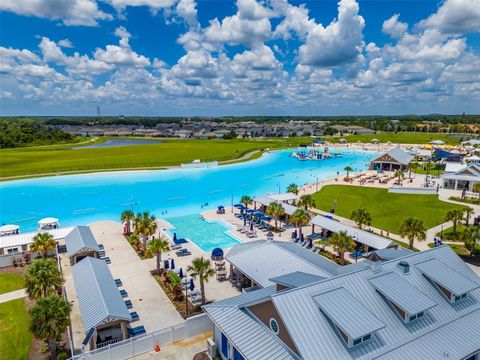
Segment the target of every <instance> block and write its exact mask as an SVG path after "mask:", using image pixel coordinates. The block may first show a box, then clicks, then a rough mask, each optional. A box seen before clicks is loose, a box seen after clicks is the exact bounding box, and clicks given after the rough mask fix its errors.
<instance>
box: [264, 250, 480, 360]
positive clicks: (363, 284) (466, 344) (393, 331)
mask: <svg viewBox="0 0 480 360" xmlns="http://www.w3.org/2000/svg"><path fill="white" fill-rule="evenodd" d="M434 258H437V259H441V262H442V263H444V264H445V265H446V266H448V267H449V268H451V269H455V271H456V272H458V273H459V274H461V275H462V277H464V278H466V279H469V280H470V281H471V282H473V283H480V279H479V278H478V277H477V276H476V275H475V273H474V272H473V271H472V270H471V269H470V268H469V267H468V266H467V265H466V264H465V263H464V262H463V260H462V259H460V258H459V257H458V256H457V255H456V254H455V253H454V252H453V251H452V250H451V249H450V248H449V247H448V246H441V247H438V248H434V249H430V250H426V251H423V252H416V253H412V254H410V255H408V256H405V257H403V258H399V259H395V260H391V261H385V262H382V263H379V264H377V266H376V267H375V268H370V267H362V268H359V269H357V270H356V271H352V272H349V273H347V274H344V275H339V276H335V277H331V278H328V279H325V280H324V281H320V282H317V283H314V284H311V285H307V286H303V287H299V288H296V289H292V290H284V291H281V292H278V293H276V294H274V295H272V301H273V303H274V305H275V308H276V309H277V311H278V313H279V315H280V316H281V318H282V320H283V323H284V324H285V326H286V327H287V328H288V331H289V334H290V336H291V338H292V341H293V342H294V343H295V346H296V348H297V349H298V351H299V352H300V355H301V357H302V359H303V360H354V359H362V360H366V359H375V358H382V359H401V358H402V355H403V356H404V357H403V359H418V360H422V359H432V360H433V359H439V358H443V356H437V357H435V356H433V355H431V356H430V355H429V356H425V357H422V354H427V353H428V352H429V351H431V352H432V354H437V348H441V349H443V350H444V351H446V352H447V353H450V354H455V356H454V357H453V356H452V357H450V359H462V358H463V357H467V355H468V354H470V353H471V349H472V348H475V346H476V349H478V346H479V344H480V342H479V341H478V335H477V333H478V319H479V317H478V316H477V315H475V316H471V315H470V314H473V313H474V312H475V313H477V312H478V311H479V310H480V288H477V289H475V290H472V291H471V292H470V295H469V296H468V297H467V298H465V299H464V300H462V301H460V302H459V303H457V304H455V305H452V304H451V303H449V302H447V301H445V299H444V297H443V295H441V294H440V293H439V292H438V291H437V289H436V288H435V287H434V286H433V285H432V284H431V283H430V282H429V281H428V280H427V279H426V278H425V276H424V275H423V274H422V272H421V271H420V269H419V268H417V266H415V265H412V266H410V271H409V273H408V275H403V273H402V270H401V269H400V267H399V266H398V263H399V262H400V261H402V260H405V261H408V262H409V263H410V264H415V263H418V262H421V261H424V260H430V259H434ZM389 272H395V273H398V274H399V275H400V276H402V278H403V279H404V280H405V281H408V283H409V284H410V285H411V286H413V287H415V288H416V289H417V290H418V291H420V292H421V293H423V294H424V295H425V296H427V297H428V298H430V299H431V300H432V301H433V302H435V303H437V304H438V305H437V306H434V307H432V308H431V309H429V310H428V311H427V315H426V316H425V317H424V318H422V319H421V320H417V321H415V322H414V323H411V324H408V325H406V324H404V323H403V322H402V321H400V320H399V319H398V316H397V315H396V314H395V313H394V311H393V310H392V308H391V307H390V306H389V305H388V304H387V303H386V302H385V301H384V300H383V299H382V297H381V296H380V294H378V293H377V291H376V290H375V288H374V287H373V285H372V284H371V282H370V279H371V278H372V277H374V276H378V275H380V274H382V273H389ZM335 287H343V288H345V290H347V291H348V292H350V293H351V294H354V296H355V298H356V300H357V301H359V302H361V303H362V304H363V306H364V307H365V308H366V309H367V310H368V311H369V312H370V313H372V314H374V316H375V317H376V318H377V319H379V320H380V321H381V322H383V323H384V324H385V325H386V326H385V327H384V328H382V329H380V330H378V331H377V334H378V341H377V340H375V341H372V342H368V343H366V344H364V345H360V346H358V347H355V348H353V349H351V350H348V349H347V348H346V347H345V346H344V344H343V341H342V340H341V339H340V338H339V337H338V335H337V334H336V333H335V330H334V329H333V328H332V326H331V324H330V323H329V321H328V320H327V318H326V317H325V316H324V315H323V314H322V313H321V311H320V309H319V306H318V305H317V303H316V302H315V301H314V300H313V297H314V296H316V295H318V294H319V293H321V292H324V291H327V290H329V289H332V288H335ZM347 308H348V307H347ZM347 311H348V310H347ZM353 316H354V318H353V320H355V316H356V315H353ZM460 319H462V320H460ZM457 321H459V322H458V323H457V324H458V325H454V323H455V322H457ZM446 323H452V325H451V327H450V328H449V329H448V332H447V331H444V330H441V329H442V327H443V326H444V325H445V324H446ZM465 328H466V329H468V330H469V331H476V332H477V333H476V334H474V335H472V336H471V337H469V336H468V335H466V334H468V331H467V332H465V330H464V329H465ZM437 329H438V334H439V335H438V339H437V338H436V334H437ZM474 329H477V330H474ZM428 333H431V335H428ZM458 333H462V334H463V337H462V339H461V340H459V339H458V336H457V334H458ZM427 338H428V341H427V340H425V339H427ZM405 344H408V345H405ZM404 346H408V349H409V352H408V353H405V352H404V351H402V350H398V351H399V352H398V354H397V353H396V352H395V351H394V350H395V349H396V348H399V349H402V347H404ZM393 353H394V354H395V355H396V356H395V357H393V356H392V357H389V355H390V354H393ZM416 354H418V356H417V355H416ZM459 354H460V355H459Z"/></svg>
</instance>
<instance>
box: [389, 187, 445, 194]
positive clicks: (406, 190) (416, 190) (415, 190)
mask: <svg viewBox="0 0 480 360" xmlns="http://www.w3.org/2000/svg"><path fill="white" fill-rule="evenodd" d="M388 192H390V193H400V194H426V195H434V194H437V188H424V187H403V186H392V187H391V188H389V189H388Z"/></svg>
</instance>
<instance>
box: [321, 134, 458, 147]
mask: <svg viewBox="0 0 480 360" xmlns="http://www.w3.org/2000/svg"><path fill="white" fill-rule="evenodd" d="M343 138H345V139H347V140H348V141H349V142H357V141H361V142H370V141H371V140H372V139H378V140H380V142H384V143H386V142H388V141H391V142H392V143H400V144H427V143H429V142H430V141H432V140H442V141H444V142H445V143H446V144H449V145H457V144H460V139H459V138H458V139H455V138H451V137H449V135H448V134H435V133H410V132H399V133H396V134H395V133H378V134H368V135H349V134H344V136H343ZM340 139H341V138H340V137H338V138H327V137H326V138H325V140H328V141H331V142H338V141H340Z"/></svg>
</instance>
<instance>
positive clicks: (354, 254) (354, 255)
mask: <svg viewBox="0 0 480 360" xmlns="http://www.w3.org/2000/svg"><path fill="white" fill-rule="evenodd" d="M362 254H363V253H362V251H361V250H357V251H355V252H353V253H351V254H349V255H348V256H349V257H351V258H352V259H358V258H359V257H362Z"/></svg>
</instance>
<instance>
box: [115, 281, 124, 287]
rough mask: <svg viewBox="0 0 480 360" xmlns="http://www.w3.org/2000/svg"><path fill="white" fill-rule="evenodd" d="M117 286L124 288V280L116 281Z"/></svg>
mask: <svg viewBox="0 0 480 360" xmlns="http://www.w3.org/2000/svg"><path fill="white" fill-rule="evenodd" d="M115 285H117V287H120V286H123V283H122V280H120V279H115Z"/></svg>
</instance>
